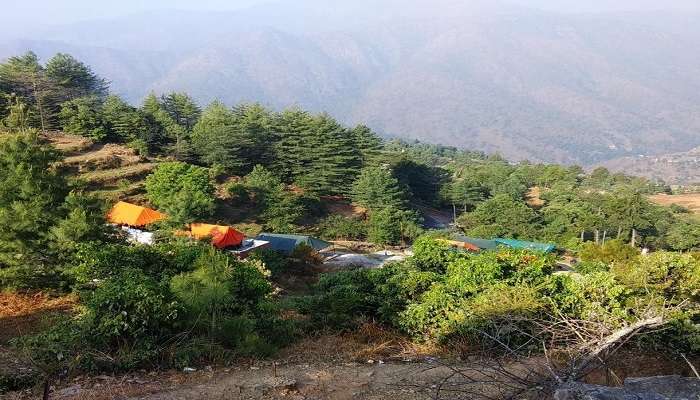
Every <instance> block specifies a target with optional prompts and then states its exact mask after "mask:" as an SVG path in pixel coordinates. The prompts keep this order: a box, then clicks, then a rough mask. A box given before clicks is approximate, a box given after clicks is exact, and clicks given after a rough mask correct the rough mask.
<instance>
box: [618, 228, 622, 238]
mask: <svg viewBox="0 0 700 400" xmlns="http://www.w3.org/2000/svg"><path fill="white" fill-rule="evenodd" d="M621 236H622V227H621V226H620V227H618V228H617V238H618V239H619V238H620V237H621Z"/></svg>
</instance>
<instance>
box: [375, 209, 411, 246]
mask: <svg viewBox="0 0 700 400" xmlns="http://www.w3.org/2000/svg"><path fill="white" fill-rule="evenodd" d="M421 233H423V230H422V228H421V227H420V225H419V217H418V215H417V214H416V213H415V212H413V211H404V210H399V209H395V208H383V209H380V210H377V211H374V212H372V214H371V215H370V217H369V227H368V230H367V237H368V240H369V241H370V242H373V243H376V244H382V245H399V244H403V243H405V242H406V241H410V240H413V239H415V238H417V237H418V236H420V234H421Z"/></svg>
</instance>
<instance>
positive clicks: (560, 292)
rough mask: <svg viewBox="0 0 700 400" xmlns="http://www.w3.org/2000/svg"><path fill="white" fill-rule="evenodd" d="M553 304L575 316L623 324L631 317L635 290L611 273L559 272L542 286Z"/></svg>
mask: <svg viewBox="0 0 700 400" xmlns="http://www.w3.org/2000/svg"><path fill="white" fill-rule="evenodd" d="M540 293H542V294H543V296H544V297H545V298H547V299H549V301H550V302H551V306H552V307H553V308H554V309H555V310H556V311H557V312H561V313H562V314H564V315H566V316H569V317H571V318H576V319H583V320H590V321H597V322H604V323H607V324H609V325H611V326H619V325H620V324H621V323H623V322H624V321H626V320H628V319H630V318H631V315H630V314H629V308H628V306H627V302H628V300H629V298H630V296H631V294H632V293H631V291H630V290H629V289H628V288H626V287H625V286H624V285H622V284H620V283H619V282H617V281H616V279H615V277H614V276H613V275H612V274H611V273H609V272H597V273H591V274H587V275H573V274H570V275H556V276H552V277H550V278H549V279H548V280H547V282H546V283H545V284H544V285H542V286H541V287H540Z"/></svg>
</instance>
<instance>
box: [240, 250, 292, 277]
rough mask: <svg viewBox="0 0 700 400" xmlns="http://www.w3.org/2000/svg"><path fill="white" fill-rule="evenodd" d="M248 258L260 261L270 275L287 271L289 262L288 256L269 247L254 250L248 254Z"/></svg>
mask: <svg viewBox="0 0 700 400" xmlns="http://www.w3.org/2000/svg"><path fill="white" fill-rule="evenodd" d="M248 260H250V261H259V262H261V263H262V264H263V265H265V268H266V269H267V270H268V271H270V273H272V276H276V275H279V274H281V273H283V272H285V271H288V270H289V268H290V264H291V262H290V259H289V258H288V257H286V256H285V255H283V254H281V253H280V252H277V251H274V250H270V249H258V250H255V251H254V252H252V253H251V254H250V255H249V256H248Z"/></svg>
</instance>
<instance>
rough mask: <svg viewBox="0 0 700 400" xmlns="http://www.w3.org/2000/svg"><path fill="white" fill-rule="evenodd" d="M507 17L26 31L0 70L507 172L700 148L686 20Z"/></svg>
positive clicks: (484, 9) (459, 13) (97, 24)
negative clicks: (498, 161)
mask: <svg viewBox="0 0 700 400" xmlns="http://www.w3.org/2000/svg"><path fill="white" fill-rule="evenodd" d="M519 3H520V4H513V3H512V2H511V3H500V2H497V1H479V0H462V1H458V0H434V1H430V2H429V1H427V0H404V1H398V0H382V1H371V0H358V1H353V2H334V1H328V0H326V1H322V0H298V1H294V2H289V1H283V2H278V3H270V4H263V5H258V6H255V7H250V8H246V9H243V10H236V11H201V12H196V11H176V10H162V11H153V12H146V13H140V14H135V15H129V16H122V17H115V18H112V19H104V20H92V21H84V22H78V23H71V24H65V25H57V26H51V27H45V28H37V29H27V32H20V34H16V35H14V38H12V39H6V40H4V41H3V40H2V39H0V58H5V57H9V56H11V55H16V54H21V53H23V52H25V51H27V50H33V51H35V52H36V53H37V54H38V55H39V56H41V57H42V58H43V59H47V58H48V57H50V56H51V55H53V54H54V53H55V52H59V51H60V52H68V53H70V54H73V55H74V56H76V57H77V58H79V59H81V60H83V61H84V62H86V63H87V64H89V65H91V66H92V67H93V69H94V70H95V71H96V72H97V73H98V74H100V75H102V76H104V77H106V78H108V79H109V80H111V82H112V84H111V86H112V90H113V91H114V92H115V93H117V94H120V95H121V96H123V97H124V98H126V99H127V100H129V101H130V102H132V103H135V104H138V103H139V102H140V101H141V100H142V99H143V98H144V97H145V96H146V95H147V94H148V93H150V92H156V93H165V92H169V91H186V92H188V93H190V94H191V95H193V96H194V97H195V98H196V99H197V100H198V101H200V102H202V103H207V102H209V101H212V100H214V99H219V100H222V101H224V102H225V103H228V104H231V105H233V104H236V103H240V102H260V103H262V104H265V105H268V106H271V107H273V108H276V109H281V108H285V107H293V106H300V107H303V108H305V109H309V110H312V111H318V112H322V111H325V112H328V113H330V114H331V115H333V116H334V117H336V118H337V119H339V120H341V121H343V122H345V123H347V124H356V123H364V124H366V125H368V126H370V127H371V128H373V129H374V130H376V131H377V132H379V133H381V134H383V135H386V136H395V137H402V138H406V139H418V140H421V141H425V142H432V143H440V144H445V145H454V146H458V147H463V148H468V149H474V150H482V151H486V152H498V153H501V154H503V155H504V156H506V157H508V158H510V159H513V160H522V159H529V160H532V161H545V162H560V163H567V164H573V163H577V164H583V165H587V166H590V165H597V164H600V163H604V162H608V161H610V160H614V159H620V158H622V157H639V156H658V155H662V154H666V153H678V152H685V151H688V150H690V149H693V148H695V147H698V146H700V73H698V71H699V70H698V68H699V67H700V51H698V50H700V25H698V24H697V23H696V22H697V20H698V19H697V17H698V16H700V11H698V10H700V9H693V8H692V7H691V8H689V9H684V10H675V11H663V12H659V11H650V10H640V11H626V10H618V9H611V10H606V11H603V12H590V11H587V10H582V11H580V12H576V13H565V12H561V11H560V10H552V9H544V8H542V7H539V8H533V7H529V6H527V2H526V1H520V2H519ZM612 165H614V163H613V164H612Z"/></svg>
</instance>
